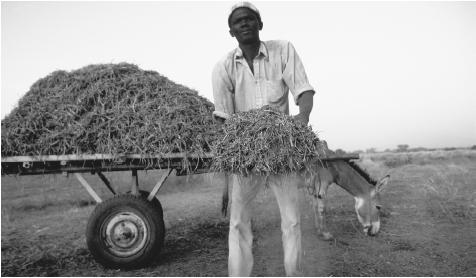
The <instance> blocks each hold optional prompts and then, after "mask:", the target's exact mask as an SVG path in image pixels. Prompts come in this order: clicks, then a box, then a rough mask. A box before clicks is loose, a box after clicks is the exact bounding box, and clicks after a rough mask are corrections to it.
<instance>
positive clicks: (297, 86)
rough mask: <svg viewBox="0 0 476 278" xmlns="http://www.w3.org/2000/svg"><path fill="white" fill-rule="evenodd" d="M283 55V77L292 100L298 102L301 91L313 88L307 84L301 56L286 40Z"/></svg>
mask: <svg viewBox="0 0 476 278" xmlns="http://www.w3.org/2000/svg"><path fill="white" fill-rule="evenodd" d="M283 56H284V57H283V58H284V65H285V66H284V71H283V79H284V82H285V83H286V85H287V86H288V88H289V90H290V91H291V93H292V95H293V97H294V102H295V103H296V104H298V103H297V100H298V98H299V96H300V95H301V94H302V93H304V92H306V91H315V90H314V88H313V87H312V86H311V85H310V84H309V81H308V79H307V75H306V71H305V70H304V65H303V64H302V61H301V58H299V55H298V54H297V52H296V49H294V46H293V45H292V44H291V43H290V42H287V44H286V46H285V48H284V50H283Z"/></svg>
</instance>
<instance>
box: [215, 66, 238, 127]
mask: <svg viewBox="0 0 476 278" xmlns="http://www.w3.org/2000/svg"><path fill="white" fill-rule="evenodd" d="M212 86H213V98H214V102H215V111H214V112H213V116H215V117H220V118H223V119H228V118H229V117H230V115H231V114H233V113H235V106H234V89H233V83H232V82H231V79H230V77H229V76H228V73H227V71H226V68H225V63H224V62H223V61H220V62H219V63H218V64H216V65H215V68H214V69H213V73H212Z"/></svg>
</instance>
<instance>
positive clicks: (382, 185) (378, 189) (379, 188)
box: [375, 175, 390, 192]
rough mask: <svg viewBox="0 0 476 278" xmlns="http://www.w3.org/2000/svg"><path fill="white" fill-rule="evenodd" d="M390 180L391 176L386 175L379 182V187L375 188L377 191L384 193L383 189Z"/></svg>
mask: <svg viewBox="0 0 476 278" xmlns="http://www.w3.org/2000/svg"><path fill="white" fill-rule="evenodd" d="M389 179H390V175H386V176H385V177H383V178H381V179H380V180H379V181H378V183H377V185H376V186H375V191H377V192H380V191H382V187H384V186H385V185H387V183H388V180H389Z"/></svg>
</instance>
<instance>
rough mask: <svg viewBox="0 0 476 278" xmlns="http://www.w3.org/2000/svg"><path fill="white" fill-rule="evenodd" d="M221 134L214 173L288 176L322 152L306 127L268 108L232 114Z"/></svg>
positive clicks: (314, 135) (312, 133)
mask: <svg viewBox="0 0 476 278" xmlns="http://www.w3.org/2000/svg"><path fill="white" fill-rule="evenodd" d="M223 133H224V135H223V137H220V139H219V140H218V141H217V144H216V145H215V146H214V150H213V154H214V159H213V169H214V170H216V171H218V172H233V173H239V174H241V175H248V174H250V173H253V174H259V175H269V174H288V173H291V172H295V171H299V170H302V169H305V168H306V166H307V163H308V162H309V161H311V160H313V159H316V158H318V157H319V153H322V145H321V144H320V142H319V139H318V138H317V136H316V134H315V133H314V132H313V131H312V129H311V127H310V126H305V125H304V124H303V123H301V122H300V121H297V120H294V119H293V118H292V117H290V116H288V115H286V114H283V113H282V112H280V111H278V110H276V109H275V108H272V107H270V106H265V107H263V108H260V109H253V110H250V111H248V112H240V113H236V114H234V115H233V116H232V117H231V118H230V119H228V120H227V121H226V122H225V124H224V127H223Z"/></svg>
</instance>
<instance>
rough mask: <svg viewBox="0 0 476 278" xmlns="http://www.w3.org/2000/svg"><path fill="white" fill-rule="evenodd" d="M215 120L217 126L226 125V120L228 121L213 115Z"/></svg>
mask: <svg viewBox="0 0 476 278" xmlns="http://www.w3.org/2000/svg"><path fill="white" fill-rule="evenodd" d="M213 119H214V120H215V122H216V123H217V124H219V125H222V124H224V123H225V120H226V119H224V118H222V117H218V116H216V115H213Z"/></svg>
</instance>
